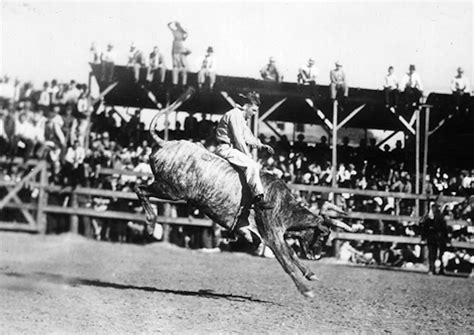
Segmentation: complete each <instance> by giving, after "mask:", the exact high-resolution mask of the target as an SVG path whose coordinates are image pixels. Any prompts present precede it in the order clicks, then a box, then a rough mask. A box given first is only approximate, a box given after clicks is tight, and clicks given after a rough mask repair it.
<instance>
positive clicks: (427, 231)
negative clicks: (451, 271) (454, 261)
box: [420, 202, 448, 274]
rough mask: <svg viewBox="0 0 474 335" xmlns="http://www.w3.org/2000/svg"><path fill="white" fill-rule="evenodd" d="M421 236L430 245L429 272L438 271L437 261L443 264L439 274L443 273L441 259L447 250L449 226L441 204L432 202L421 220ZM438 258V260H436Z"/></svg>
mask: <svg viewBox="0 0 474 335" xmlns="http://www.w3.org/2000/svg"><path fill="white" fill-rule="evenodd" d="M420 229H421V237H422V239H423V240H426V243H427V245H428V259H429V274H435V273H436V267H435V263H438V262H439V264H441V265H440V270H439V272H438V274H443V268H442V262H441V261H439V260H440V259H441V257H442V256H443V253H444V251H445V250H446V244H447V242H448V226H447V224H446V220H445V219H444V217H443V214H442V213H441V211H440V208H439V205H438V204H436V203H434V202H432V203H430V210H429V212H428V214H427V215H426V216H424V217H423V218H422V219H421V220H420ZM436 260H438V262H436Z"/></svg>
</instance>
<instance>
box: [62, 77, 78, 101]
mask: <svg viewBox="0 0 474 335" xmlns="http://www.w3.org/2000/svg"><path fill="white" fill-rule="evenodd" d="M79 88H80V85H79V84H77V83H76V81H75V80H71V81H70V82H69V85H68V86H67V90H66V91H65V92H64V98H63V99H64V100H63V104H64V105H72V106H74V108H76V105H77V101H78V100H79V96H80V95H81V91H80V89H79Z"/></svg>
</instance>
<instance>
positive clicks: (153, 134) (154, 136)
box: [150, 111, 166, 147]
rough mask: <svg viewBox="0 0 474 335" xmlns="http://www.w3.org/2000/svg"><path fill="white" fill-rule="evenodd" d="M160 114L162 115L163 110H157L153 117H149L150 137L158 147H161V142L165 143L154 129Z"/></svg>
mask: <svg viewBox="0 0 474 335" xmlns="http://www.w3.org/2000/svg"><path fill="white" fill-rule="evenodd" d="M165 113H166V111H165ZM161 115H163V111H159V112H158V113H156V115H155V116H154V117H153V119H151V123H150V135H151V138H152V139H153V140H154V141H155V143H156V144H157V145H158V146H160V147H162V146H163V144H165V142H166V141H165V140H164V139H162V138H161V137H160V136H158V132H157V131H156V123H157V122H158V119H159V118H160V116H161Z"/></svg>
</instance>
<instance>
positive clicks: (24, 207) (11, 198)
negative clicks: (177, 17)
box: [0, 162, 474, 248]
mask: <svg viewBox="0 0 474 335" xmlns="http://www.w3.org/2000/svg"><path fill="white" fill-rule="evenodd" d="M99 174H102V175H118V176H122V175H131V176H136V177H152V175H151V174H149V173H144V172H136V171H129V170H117V169H108V168H102V169H100V170H99ZM35 177H39V178H36V179H38V180H35ZM24 186H30V187H33V188H37V189H39V196H38V204H32V203H23V202H22V201H21V200H20V199H19V198H18V197H17V192H18V191H19V190H20V189H21V188H22V187H24ZM288 186H289V187H290V188H292V189H294V190H299V191H310V192H318V193H338V194H341V193H350V194H356V195H363V196H368V197H376V196H379V197H393V198H397V199H412V200H431V199H438V200H439V201H442V202H443V201H445V202H451V201H456V202H459V201H463V200H464V198H462V197H453V196H436V197H435V196H428V195H416V194H406V193H399V192H384V191H371V190H360V189H348V188H334V187H327V186H318V185H297V184H290V185H288ZM0 188H6V189H7V191H8V194H7V195H6V196H5V197H4V198H3V199H0V205H1V206H3V207H4V208H12V209H18V210H20V211H21V212H22V213H23V215H24V217H25V218H26V220H27V221H28V222H29V224H18V223H6V222H0V229H5V230H15V229H19V230H26V231H36V232H41V233H44V232H46V214H47V213H49V214H64V215H69V216H70V217H71V220H72V221H71V222H76V223H75V224H74V225H75V226H76V228H74V229H75V230H76V231H77V217H78V216H86V217H97V218H106V219H116V220H127V221H139V222H144V221H146V219H145V215H144V214H143V213H133V212H122V211H110V210H107V211H97V210H94V209H92V208H84V207H78V204H77V196H78V195H84V196H91V197H103V198H120V199H127V200H137V196H136V194H135V193H134V192H126V191H113V190H101V189H94V188H86V187H76V188H72V187H61V186H57V185H48V184H47V166H46V164H45V163H44V162H37V165H36V167H35V168H34V169H33V170H32V171H31V172H30V173H28V175H27V178H25V179H24V180H22V181H21V182H20V183H18V182H13V181H0ZM51 193H60V194H67V195H68V196H69V197H70V198H71V199H75V201H71V205H70V206H69V207H63V206H55V205H49V204H48V195H49V194H51ZM151 201H152V202H154V203H161V204H165V206H166V205H168V204H185V202H184V201H170V200H167V199H159V198H152V199H151ZM29 211H32V212H33V213H34V214H35V215H31V213H30V212H29ZM73 218H74V219H73ZM347 218H350V219H364V220H365V219H369V220H385V221H399V222H401V221H409V222H418V220H419V219H420V218H419V217H412V216H407V215H389V214H381V213H362V212H349V213H348V215H347ZM35 219H36V222H34V220H35ZM158 222H160V223H162V224H164V225H191V226H199V227H211V226H212V221H211V220H209V219H197V218H192V217H170V216H167V215H160V216H158ZM35 223H36V225H35ZM448 224H450V225H466V224H467V223H466V221H462V220H449V221H448ZM71 225H73V223H71ZM71 229H72V228H71ZM334 237H335V239H340V240H344V239H346V240H366V241H374V242H398V243H409V244H422V243H421V240H420V238H419V237H407V236H391V235H372V234H362V233H342V232H335V234H334ZM452 245H453V246H456V247H462V248H473V245H474V244H472V243H469V242H453V243H452Z"/></svg>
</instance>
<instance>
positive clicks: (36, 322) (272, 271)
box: [0, 233, 474, 334]
mask: <svg viewBox="0 0 474 335" xmlns="http://www.w3.org/2000/svg"><path fill="white" fill-rule="evenodd" d="M330 263H331V262H327V261H326V262H311V263H310V267H311V268H312V269H313V270H314V271H315V272H316V273H317V275H318V276H319V277H320V278H321V281H320V282H315V283H313V284H312V286H313V287H314V289H315V292H316V298H315V299H314V300H306V299H304V298H303V297H301V296H300V295H299V294H298V293H297V291H296V288H295V287H294V285H293V283H292V282H291V280H290V278H289V277H288V276H287V275H286V274H285V273H284V272H283V271H282V269H281V268H280V266H279V265H278V264H277V262H276V260H275V259H265V258H258V257H253V256H249V255H246V254H240V253H215V254H210V253H203V252H201V251H190V250H186V249H181V248H178V247H175V246H173V245H168V244H163V243H155V244H151V245H147V246H138V245H129V244H113V243H104V242H96V241H91V240H86V239H84V238H82V237H78V236H72V235H61V236H37V235H27V234H21V233H0V297H1V299H0V333H2V334H8V333H28V334H32V333H37V334H44V333H109V334H115V333H121V334H123V333H158V332H163V333H193V334H194V333H209V332H211V333H288V334H294V333H321V332H324V333H327V332H331V333H332V332H345V333H361V332H362V333H367V332H368V333H373V332H375V333H406V332H410V333H419V332H424V333H433V332H441V333H447V332H449V333H452V334H459V333H466V334H468V333H471V334H472V333H473V332H474V322H473V318H472V312H473V310H472V306H473V303H474V299H473V298H474V296H473V295H474V285H473V280H472V279H466V278H454V277H437V276H427V275H425V274H422V273H408V272H396V271H386V270H376V269H365V268H360V267H350V266H344V265H335V264H330Z"/></svg>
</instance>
